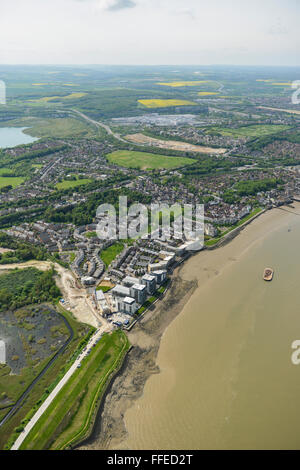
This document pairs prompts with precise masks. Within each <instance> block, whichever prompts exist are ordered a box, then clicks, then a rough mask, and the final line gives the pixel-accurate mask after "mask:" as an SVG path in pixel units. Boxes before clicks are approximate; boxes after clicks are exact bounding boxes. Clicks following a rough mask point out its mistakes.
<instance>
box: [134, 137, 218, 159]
mask: <svg viewBox="0 0 300 470" xmlns="http://www.w3.org/2000/svg"><path fill="white" fill-rule="evenodd" d="M125 139H127V140H129V141H130V142H134V143H137V144H146V145H152V146H154V147H159V148H163V149H169V150H178V151H180V152H197V153H209V154H215V155H222V154H224V153H226V152H227V149H223V148H211V147H203V146H202V145H193V144H188V143H187V142H179V141H176V140H159V139H155V138H154V137H148V136H147V135H144V134H131V135H126V136H125Z"/></svg>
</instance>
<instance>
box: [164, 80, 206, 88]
mask: <svg viewBox="0 0 300 470" xmlns="http://www.w3.org/2000/svg"><path fill="white" fill-rule="evenodd" d="M204 83H210V81H209V80H194V81H186V82H184V81H183V82H161V83H157V85H162V86H170V87H172V88H180V87H185V86H199V85H203V84H204Z"/></svg>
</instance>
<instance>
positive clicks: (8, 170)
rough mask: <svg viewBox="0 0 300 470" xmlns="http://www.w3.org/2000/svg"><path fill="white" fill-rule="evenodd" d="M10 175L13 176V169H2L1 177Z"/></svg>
mask: <svg viewBox="0 0 300 470" xmlns="http://www.w3.org/2000/svg"><path fill="white" fill-rule="evenodd" d="M8 173H11V174H13V171H12V169H11V168H0V176H2V175H4V174H8Z"/></svg>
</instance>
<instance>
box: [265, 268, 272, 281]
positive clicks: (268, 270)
mask: <svg viewBox="0 0 300 470" xmlns="http://www.w3.org/2000/svg"><path fill="white" fill-rule="evenodd" d="M273 277H274V271H273V269H271V268H266V269H265V270H264V281H267V282H270V281H272V280H273Z"/></svg>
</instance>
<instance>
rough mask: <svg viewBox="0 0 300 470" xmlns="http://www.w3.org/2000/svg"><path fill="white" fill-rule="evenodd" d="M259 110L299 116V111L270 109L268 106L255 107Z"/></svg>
mask: <svg viewBox="0 0 300 470" xmlns="http://www.w3.org/2000/svg"><path fill="white" fill-rule="evenodd" d="M257 107H258V108H259V109H268V110H269V111H279V112H282V113H290V114H300V110H299V111H297V110H296V109H281V108H270V107H268V106H257Z"/></svg>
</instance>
